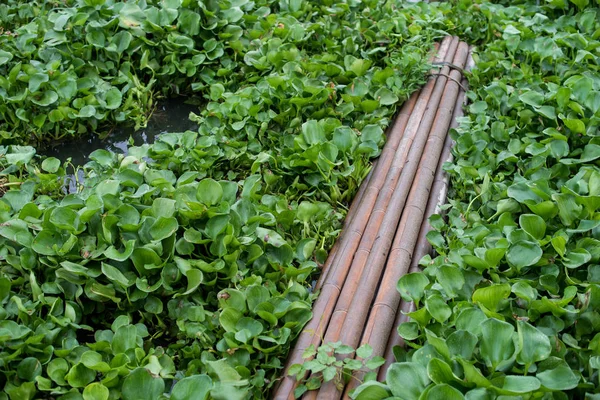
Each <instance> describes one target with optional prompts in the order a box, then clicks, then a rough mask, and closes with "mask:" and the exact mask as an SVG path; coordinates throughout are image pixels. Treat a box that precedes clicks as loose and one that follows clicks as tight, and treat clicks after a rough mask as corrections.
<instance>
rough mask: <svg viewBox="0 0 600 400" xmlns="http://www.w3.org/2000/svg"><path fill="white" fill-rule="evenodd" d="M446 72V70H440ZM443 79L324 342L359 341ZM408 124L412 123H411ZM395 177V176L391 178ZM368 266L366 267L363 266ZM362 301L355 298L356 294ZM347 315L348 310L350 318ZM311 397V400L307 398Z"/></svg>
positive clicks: (408, 140)
mask: <svg viewBox="0 0 600 400" xmlns="http://www.w3.org/2000/svg"><path fill="white" fill-rule="evenodd" d="M457 45H458V39H457V38H454V39H453V40H452V42H451V45H450V46H449V51H448V53H446V57H445V58H444V61H446V62H450V61H452V59H453V53H454V52H455V50H456V48H457ZM445 69H448V67H444V68H443V70H445ZM446 81H447V78H446V74H443V73H442V74H440V75H439V76H438V79H437V80H436V82H435V85H434V88H433V90H432V95H431V97H430V99H429V102H428V104H427V106H426V107H425V108H424V109H423V110H422V113H418V114H417V113H416V112H413V116H411V120H412V121H413V124H412V125H411V128H412V129H411V130H410V131H409V129H407V132H406V133H405V137H404V138H403V141H404V143H405V145H404V146H402V145H401V146H399V148H398V153H397V157H396V162H395V166H396V168H393V169H390V174H388V175H389V177H388V179H386V182H387V184H386V188H385V190H384V191H382V193H381V196H380V200H381V201H380V202H379V203H378V205H377V206H376V212H375V211H374V212H373V214H372V218H371V219H370V221H369V228H368V229H369V232H368V234H367V233H365V235H364V237H363V240H362V241H361V245H360V247H359V248H358V251H357V252H356V255H355V258H354V261H353V263H352V268H351V272H350V275H349V279H348V280H347V281H346V284H345V285H344V289H343V291H342V294H341V296H340V299H339V300H338V302H337V304H336V310H335V312H334V314H333V317H332V320H331V322H330V324H329V326H328V328H327V332H326V335H325V339H324V341H325V342H335V341H338V340H341V341H342V342H343V343H344V344H348V345H350V346H354V344H355V343H357V342H358V341H359V339H360V334H361V330H362V329H361V327H362V326H364V321H365V320H366V318H367V313H368V309H369V306H370V304H371V300H372V299H373V297H374V296H375V289H376V286H377V282H378V281H379V278H380V276H381V273H382V271H383V268H384V266H385V260H386V259H387V254H388V252H389V249H390V247H391V245H392V238H393V234H394V232H395V230H396V228H397V226H398V221H399V220H400V215H401V213H402V209H403V208H404V204H405V202H406V198H407V197H408V192H407V191H406V190H403V188H405V187H410V182H412V180H413V179H414V177H415V174H416V171H417V165H418V163H419V159H420V157H421V153H422V152H423V149H424V147H425V143H426V141H427V135H428V133H429V131H430V129H431V126H432V124H433V119H434V116H435V114H436V112H435V110H436V109H437V107H438V105H439V102H440V100H441V95H442V93H443V91H444V87H445V84H446ZM409 125H410V122H409ZM392 174H394V175H392ZM367 265H368V268H366V266H367ZM357 292H358V293H360V294H361V295H360V296H356V293H357ZM348 310H352V312H351V313H349V312H348ZM340 395H341V393H340V392H339V391H338V390H337V387H336V385H335V384H334V383H333V382H328V383H325V384H324V385H323V386H322V387H321V389H320V390H319V396H320V397H321V398H326V399H335V398H339V397H340ZM309 398H310V397H309Z"/></svg>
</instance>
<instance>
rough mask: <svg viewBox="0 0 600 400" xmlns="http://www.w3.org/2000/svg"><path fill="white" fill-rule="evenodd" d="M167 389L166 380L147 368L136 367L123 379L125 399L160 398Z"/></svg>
mask: <svg viewBox="0 0 600 400" xmlns="http://www.w3.org/2000/svg"><path fill="white" fill-rule="evenodd" d="M164 391H165V381H164V380H163V379H162V378H160V377H155V376H153V375H152V373H151V372H150V371H148V370H147V369H145V368H136V369H135V370H133V371H132V372H131V373H130V374H129V375H127V377H126V378H125V380H124V381H123V388H122V396H123V399H124V400H138V399H158V398H159V396H160V395H161V394H163V392H164Z"/></svg>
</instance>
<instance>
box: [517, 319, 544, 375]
mask: <svg viewBox="0 0 600 400" xmlns="http://www.w3.org/2000/svg"><path fill="white" fill-rule="evenodd" d="M517 330H518V333H519V348H520V350H519V353H518V354H517V361H518V362H520V363H522V364H525V369H526V370H527V369H528V367H529V366H530V365H531V364H533V363H536V362H538V361H543V360H545V359H547V358H548V357H549V356H550V353H551V352H552V346H551V344H550V339H549V338H548V336H546V335H545V334H543V333H542V332H541V331H540V330H539V329H537V328H536V327H534V326H533V325H531V324H529V323H527V322H525V321H520V320H519V321H517Z"/></svg>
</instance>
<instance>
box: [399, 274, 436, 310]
mask: <svg viewBox="0 0 600 400" xmlns="http://www.w3.org/2000/svg"><path fill="white" fill-rule="evenodd" d="M427 285H429V279H427V277H426V276H425V275H424V274H422V273H420V272H413V273H409V274H406V275H404V276H402V278H400V281H399V282H398V286H397V289H398V292H400V295H402V298H403V299H404V300H405V301H414V302H415V304H417V305H418V304H419V301H420V300H421V298H423V295H424V294H425V288H426V287H427Z"/></svg>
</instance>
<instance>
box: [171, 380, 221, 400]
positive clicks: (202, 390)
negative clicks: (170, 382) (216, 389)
mask: <svg viewBox="0 0 600 400" xmlns="http://www.w3.org/2000/svg"><path fill="white" fill-rule="evenodd" d="M212 387H213V383H212V379H210V377H209V376H208V375H204V374H202V375H194V376H188V377H187V378H183V379H182V380H180V381H179V382H177V383H176V384H175V386H174V387H173V391H172V392H171V400H205V399H207V398H208V395H209V393H210V390H211V389H212Z"/></svg>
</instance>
